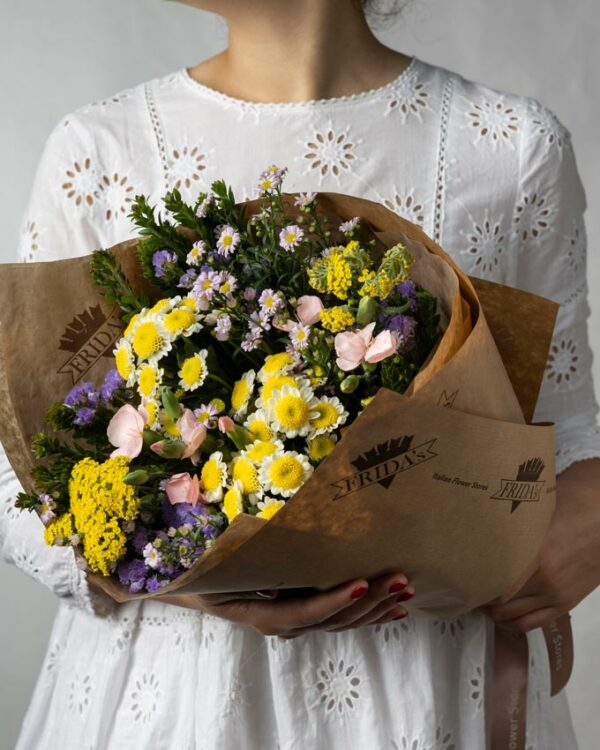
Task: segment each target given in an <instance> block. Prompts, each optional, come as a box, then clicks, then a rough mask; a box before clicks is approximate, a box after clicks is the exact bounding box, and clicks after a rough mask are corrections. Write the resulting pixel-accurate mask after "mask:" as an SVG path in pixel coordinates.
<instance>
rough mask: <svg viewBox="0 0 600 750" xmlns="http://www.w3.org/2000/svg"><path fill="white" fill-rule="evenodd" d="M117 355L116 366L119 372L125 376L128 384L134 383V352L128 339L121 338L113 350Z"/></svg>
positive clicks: (124, 378)
mask: <svg viewBox="0 0 600 750" xmlns="http://www.w3.org/2000/svg"><path fill="white" fill-rule="evenodd" d="M113 354H114V355H115V367H116V368H117V372H118V373H119V375H120V376H121V377H122V378H123V380H124V381H125V382H126V384H127V385H132V384H133V379H134V377H135V369H134V361H133V352H132V351H131V345H130V344H129V342H128V341H127V339H125V338H122V339H120V340H119V342H118V344H117V346H116V347H115V349H114V350H113Z"/></svg>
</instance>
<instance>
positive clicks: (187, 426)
mask: <svg viewBox="0 0 600 750" xmlns="http://www.w3.org/2000/svg"><path fill="white" fill-rule="evenodd" d="M177 429H178V430H179V434H180V435H181V439H182V440H183V442H184V443H185V450H184V451H183V453H182V454H181V457H182V458H191V459H192V463H193V464H194V466H196V465H197V464H198V461H199V458H200V456H199V451H198V448H200V446H201V445H202V443H203V442H204V440H205V439H206V427H205V426H204V425H203V424H201V423H200V422H198V420H197V419H196V415H195V414H194V412H193V411H192V410H191V409H184V410H183V414H182V415H181V416H180V417H179V419H178V420H177Z"/></svg>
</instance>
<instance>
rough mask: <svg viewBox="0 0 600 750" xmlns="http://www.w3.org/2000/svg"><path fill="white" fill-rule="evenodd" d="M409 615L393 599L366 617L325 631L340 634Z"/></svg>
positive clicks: (382, 603)
mask: <svg viewBox="0 0 600 750" xmlns="http://www.w3.org/2000/svg"><path fill="white" fill-rule="evenodd" d="M407 615H408V612H407V611H406V610H405V609H404V607H402V606H401V605H399V604H398V603H397V600H396V599H395V598H393V599H391V601H384V602H380V603H379V604H378V605H377V606H376V607H373V609H372V610H371V611H370V612H367V613H366V614H365V615H363V616H362V617H358V618H357V619H356V620H353V621H352V622H349V623H345V624H343V625H338V626H334V627H325V628H324V629H325V630H327V631H328V632H330V633H338V632H340V631H342V630H348V629H350V628H361V627H363V626H365V625H374V624H375V623H376V622H379V621H380V620H383V619H385V620H386V622H387V621H388V620H391V619H393V617H406V616H407Z"/></svg>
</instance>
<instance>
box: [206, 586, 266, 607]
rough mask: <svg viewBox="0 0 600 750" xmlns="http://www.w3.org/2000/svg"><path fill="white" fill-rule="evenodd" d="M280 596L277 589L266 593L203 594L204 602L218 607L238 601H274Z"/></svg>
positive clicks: (232, 592) (231, 592)
mask: <svg viewBox="0 0 600 750" xmlns="http://www.w3.org/2000/svg"><path fill="white" fill-rule="evenodd" d="M278 594H279V592H278V591H277V590H276V589H270V590H264V591H230V592H228V593H219V594H203V595H202V602H203V603H204V604H207V605H209V606H216V605H219V604H226V603H228V602H233V601H236V600H238V599H260V600H262V601H272V600H273V599H276V598H277V596H278Z"/></svg>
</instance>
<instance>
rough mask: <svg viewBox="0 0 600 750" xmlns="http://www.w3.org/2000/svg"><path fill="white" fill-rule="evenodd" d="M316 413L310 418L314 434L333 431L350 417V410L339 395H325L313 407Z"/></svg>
mask: <svg viewBox="0 0 600 750" xmlns="http://www.w3.org/2000/svg"><path fill="white" fill-rule="evenodd" d="M313 412H316V414H315V415H314V416H313V417H312V418H311V420H310V426H311V428H312V430H313V435H320V434H322V433H323V432H331V431H332V430H335V428H336V427H338V426H339V425H340V424H344V422H345V421H346V419H348V412H347V411H346V409H345V408H344V405H343V404H342V402H341V401H340V400H339V398H338V397H337V396H333V397H330V396H324V397H323V398H321V399H319V400H318V401H317V403H316V404H315V405H314V407H313Z"/></svg>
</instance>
